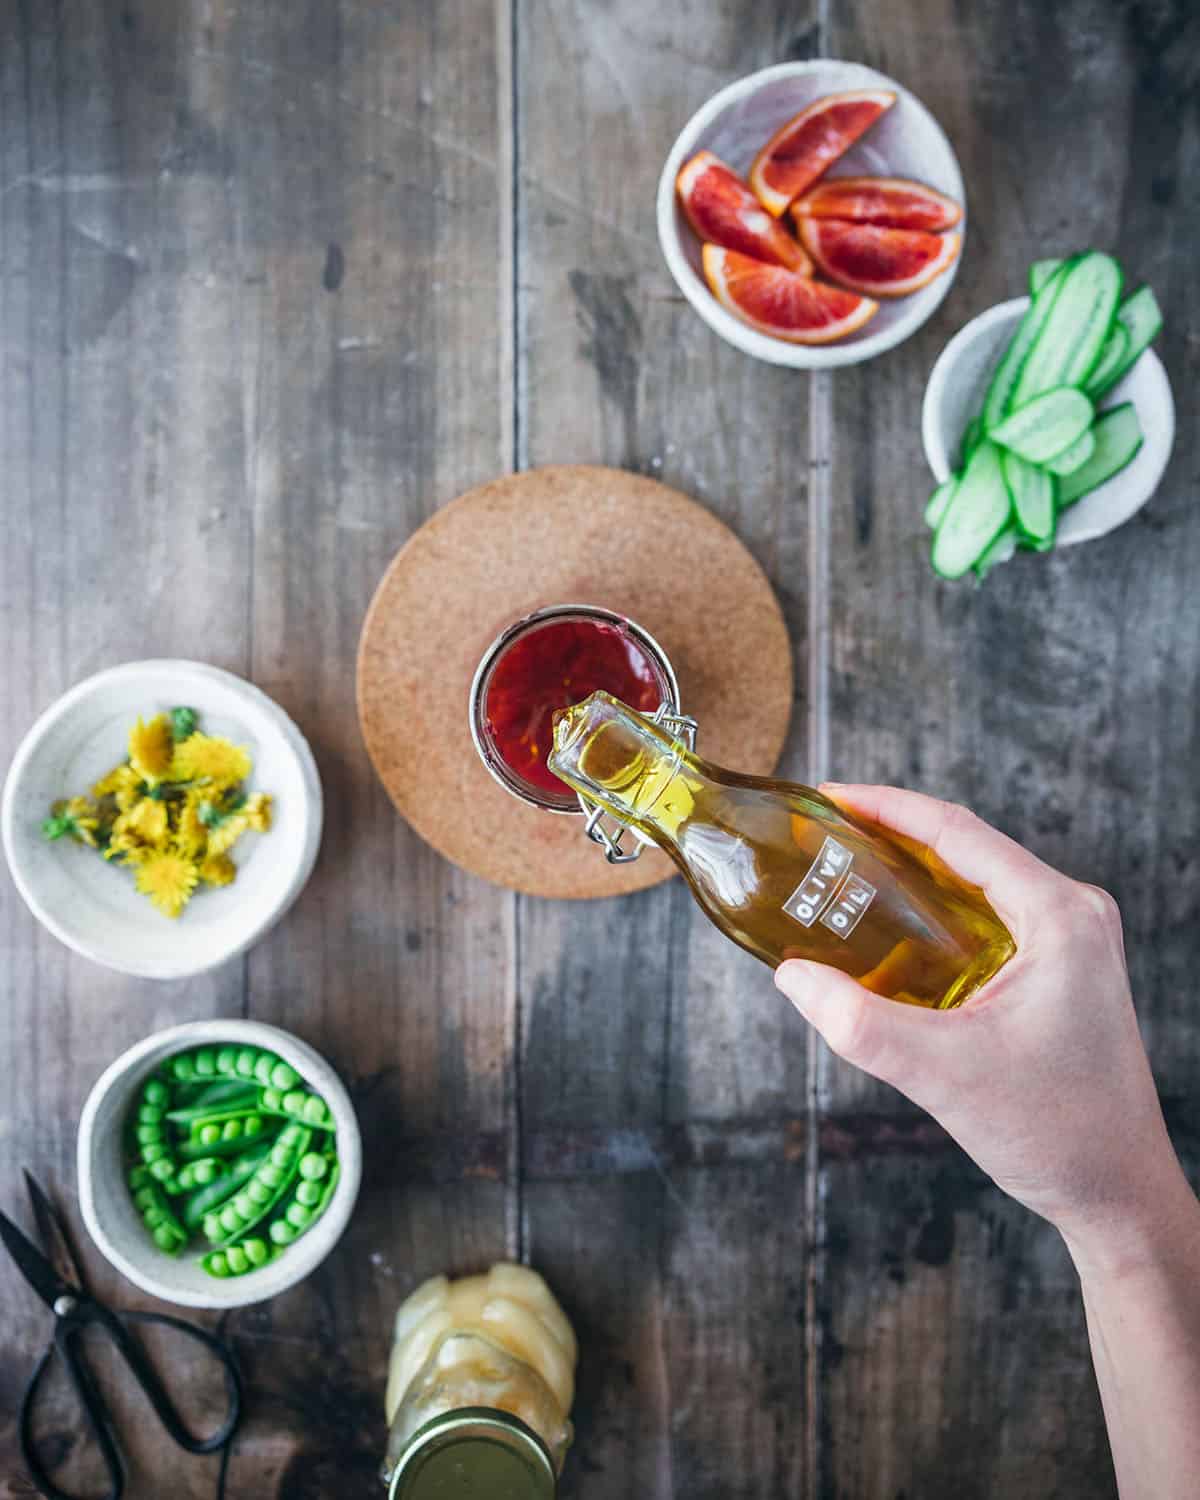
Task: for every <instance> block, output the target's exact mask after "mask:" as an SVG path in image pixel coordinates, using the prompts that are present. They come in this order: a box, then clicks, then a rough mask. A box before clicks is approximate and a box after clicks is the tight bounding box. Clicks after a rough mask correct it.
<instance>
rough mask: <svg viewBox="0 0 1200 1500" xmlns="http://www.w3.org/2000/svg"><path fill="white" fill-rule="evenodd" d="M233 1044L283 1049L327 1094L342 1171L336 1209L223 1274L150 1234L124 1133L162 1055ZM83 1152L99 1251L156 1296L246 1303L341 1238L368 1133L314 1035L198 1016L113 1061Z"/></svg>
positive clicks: (86, 1216) (95, 1092) (87, 1215)
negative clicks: (164, 1247) (168, 1250)
mask: <svg viewBox="0 0 1200 1500" xmlns="http://www.w3.org/2000/svg"><path fill="white" fill-rule="evenodd" d="M226 1043H232V1044H234V1045H237V1046H243V1047H265V1048H267V1049H269V1050H270V1051H272V1052H275V1053H277V1054H278V1055H279V1056H280V1057H281V1058H283V1060H284V1062H286V1063H289V1064H290V1065H291V1066H292V1067H293V1068H295V1070H296V1071H297V1073H299V1074H300V1075H301V1077H302V1078H303V1079H304V1081H305V1083H307V1084H309V1085H310V1086H311V1087H312V1088H313V1089H315V1090H316V1092H317V1093H319V1094H321V1095H322V1096H323V1098H324V1099H325V1102H326V1103H327V1104H328V1105H329V1108H330V1109H331V1110H332V1111H333V1118H334V1122H335V1124H336V1126H337V1150H338V1162H339V1164H340V1168H339V1170H340V1175H339V1178H338V1185H337V1187H336V1188H335V1189H334V1194H333V1198H332V1200H331V1202H330V1204H329V1206H328V1208H327V1209H326V1210H325V1212H324V1213H323V1214H322V1215H321V1217H320V1218H319V1219H318V1220H317V1222H316V1223H315V1224H314V1225H313V1226H312V1228H311V1229H309V1230H308V1231H307V1232H306V1233H305V1234H304V1235H302V1236H301V1237H300V1238H299V1239H298V1240H296V1242H295V1243H294V1244H292V1245H289V1246H288V1248H287V1249H286V1250H285V1251H284V1252H283V1254H282V1255H281V1256H280V1257H279V1259H278V1260H273V1261H268V1263H267V1264H266V1265H265V1266H263V1267H262V1268H261V1269H260V1270H257V1271H250V1272H247V1273H246V1274H245V1275H244V1276H231V1277H229V1278H228V1279H227V1280H224V1281H221V1280H218V1279H217V1278H216V1277H213V1276H210V1275H209V1274H208V1273H207V1272H206V1271H205V1270H204V1269H203V1267H202V1266H201V1265H200V1258H199V1253H198V1252H196V1251H192V1250H185V1251H184V1252H183V1254H182V1255H180V1256H179V1257H178V1258H174V1257H172V1256H169V1255H164V1254H163V1252H162V1251H161V1250H159V1249H158V1247H157V1246H156V1245H155V1244H154V1242H153V1240H151V1238H150V1236H149V1235H148V1234H147V1232H146V1228H145V1226H144V1225H143V1223H142V1220H141V1215H140V1214H139V1213H138V1211H137V1209H136V1208H135V1207H134V1204H133V1198H132V1196H131V1195H130V1192H129V1187H128V1185H127V1181H126V1178H127V1167H126V1161H125V1153H124V1146H123V1140H122V1137H123V1135H124V1129H125V1123H126V1121H127V1119H128V1116H129V1111H130V1109H131V1107H132V1106H133V1103H134V1099H135V1097H136V1095H137V1092H138V1090H139V1088H140V1087H141V1085H142V1084H143V1083H144V1082H145V1080H146V1078H147V1077H148V1076H149V1074H150V1073H152V1072H153V1071H154V1069H155V1068H156V1067H158V1065H159V1064H160V1063H161V1062H162V1061H163V1059H164V1058H166V1057H170V1056H172V1055H173V1054H174V1053H176V1052H183V1051H186V1050H187V1049H188V1048H190V1047H200V1046H205V1045H217V1044H219V1045H225V1044H226ZM76 1160H77V1168H78V1174H79V1206H80V1209H81V1210H82V1212H83V1222H84V1223H85V1224H86V1225H87V1231H88V1233H89V1234H90V1235H91V1237H92V1239H93V1240H94V1241H95V1243H96V1247H97V1249H98V1250H99V1251H100V1252H101V1254H102V1255H103V1256H104V1257H105V1259H106V1260H108V1261H109V1262H110V1263H111V1264H112V1265H114V1266H115V1267H116V1268H117V1270H118V1271H120V1272H121V1274H122V1275H123V1276H127V1277H128V1278H129V1280H130V1281H132V1282H133V1283H134V1285H135V1286H138V1287H140V1288H141V1289H142V1291H144V1292H149V1293H150V1295H151V1296H153V1297H161V1298H162V1299H163V1301H165V1302H175V1303H179V1304H181V1305H182V1306H184V1307H245V1306H247V1305H248V1304H249V1303H251V1302H262V1301H263V1300H264V1299H265V1298H267V1297H274V1296H277V1295H278V1294H279V1293H280V1292H282V1291H285V1290H286V1289H287V1288H288V1287H290V1286H295V1284H296V1283H297V1282H298V1281H303V1279H304V1278H305V1277H306V1276H307V1275H309V1273H310V1272H311V1271H313V1270H315V1268H316V1267H317V1266H319V1265H320V1263H321V1262H322V1261H323V1260H324V1259H325V1257H326V1256H327V1255H328V1254H329V1252H330V1251H331V1250H332V1249H333V1247H334V1245H336V1244H337V1242H338V1240H339V1239H340V1238H341V1234H342V1231H343V1230H344V1229H345V1227H346V1225H347V1223H348V1222H349V1219H350V1215H351V1213H352V1212H353V1209H354V1202H355V1199H356V1198H357V1197H358V1188H359V1183H360V1182H361V1180H362V1137H361V1135H360V1134H359V1129H358V1120H357V1119H356V1118H355V1114H354V1106H353V1104H351V1102H350V1095H349V1094H348V1093H347V1092H346V1089H345V1086H344V1085H343V1083H342V1081H341V1079H340V1078H339V1077H338V1076H337V1074H336V1073H335V1072H334V1071H333V1069H332V1068H331V1067H330V1066H329V1064H328V1063H327V1062H326V1061H325V1059H324V1058H323V1057H322V1056H321V1055H320V1053H319V1052H316V1051H314V1050H313V1048H312V1047H310V1046H309V1045H308V1043H307V1042H302V1041H301V1040H300V1038H299V1037H295V1036H292V1035H291V1033H290V1032H287V1031H280V1030H279V1029H278V1027H275V1026H264V1025H262V1024H261V1023H259V1022H257V1021H192V1022H189V1023H188V1024H187V1025H186V1026H172V1027H170V1028H169V1029H168V1030H166V1031H159V1032H155V1034H154V1035H153V1036H148V1037H147V1038H146V1039H145V1040H144V1041H141V1042H138V1044H137V1045H136V1046H134V1047H130V1049H129V1050H128V1052H123V1053H122V1054H121V1056H120V1057H118V1058H117V1060H116V1062H114V1063H112V1064H111V1065H110V1066H109V1067H108V1068H106V1069H105V1071H104V1072H103V1073H102V1074H101V1076H100V1077H99V1079H97V1081H96V1084H95V1086H94V1087H93V1089H92V1091H91V1093H90V1094H89V1095H88V1097H87V1103H86V1104H85V1105H84V1106H83V1113H82V1114H81V1115H80V1117H79V1137H78V1143H77V1147H76Z"/></svg>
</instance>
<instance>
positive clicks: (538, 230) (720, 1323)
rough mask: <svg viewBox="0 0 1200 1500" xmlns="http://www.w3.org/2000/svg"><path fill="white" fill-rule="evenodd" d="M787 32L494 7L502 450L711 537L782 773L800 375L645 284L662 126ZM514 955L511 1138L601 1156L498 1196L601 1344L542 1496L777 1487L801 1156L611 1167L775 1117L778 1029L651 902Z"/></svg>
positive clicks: (792, 14)
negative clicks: (568, 1469) (766, 604)
mask: <svg viewBox="0 0 1200 1500" xmlns="http://www.w3.org/2000/svg"><path fill="white" fill-rule="evenodd" d="M800 15H802V12H799V11H798V10H797V8H795V7H786V8H785V7H775V6H773V5H771V6H765V7H761V6H760V7H755V8H754V20H753V23H752V24H747V19H748V17H749V16H750V11H749V10H748V9H746V8H745V7H741V6H735V5H729V4H719V5H711V6H706V7H703V8H701V9H693V10H691V11H690V12H689V15H688V20H687V24H686V27H684V28H683V29H682V30H681V27H680V24H679V14H678V12H675V11H672V10H671V8H669V7H650V6H645V5H638V4H635V3H632V0H617V3H615V4H611V5H607V6H604V7H598V6H593V5H590V4H581V3H574V4H566V5H563V4H557V3H556V4H549V3H546V0H534V3H523V4H521V5H520V6H519V8H518V11H517V17H518V26H517V48H518V51H517V78H518V81H519V84H520V87H519V88H518V111H517V126H518V130H517V164H518V181H519V186H520V193H519V198H518V212H519V217H518V239H517V244H518V265H517V272H518V286H519V287H520V289H521V291H520V295H519V299H518V330H519V332H520V342H519V344H518V360H519V362H518V389H519V390H520V391H521V392H522V394H523V398H524V399H523V400H522V403H521V408H520V409H521V420H522V425H521V444H522V446H521V450H520V455H519V456H520V458H521V461H522V462H527V463H547V462H555V461H561V460H565V459H571V460H573V461H584V460H602V461H605V462H610V463H621V464H624V465H626V466H628V467H631V468H635V469H638V470H640V471H641V472H643V473H651V474H654V475H655V476H659V477H662V478H663V479H665V480H666V481H667V482H668V483H673V484H677V485H678V486H679V487H680V488H681V489H683V490H685V491H686V492H687V493H689V494H691V495H693V496H695V497H696V498H697V499H699V500H701V501H703V502H704V503H705V504H707V505H709V506H711V507H712V509H713V510H714V511H715V512H716V514H717V515H719V516H720V517H721V518H722V519H724V520H725V521H726V522H727V523H728V524H730V525H731V526H733V528H734V529H735V530H736V531H737V532H738V534H739V535H740V536H741V537H742V539H743V541H745V542H746V544H747V545H748V546H749V547H750V550H751V551H752V552H753V553H754V555H755V556H756V557H757V558H758V560H759V562H760V563H761V564H762V565H763V567H764V568H765V570H766V572H767V575H768V577H769V578H770V579H771V581H772V583H773V585H774V586H775V589H776V592H777V593H778V595H779V597H780V599H781V602H782V604H783V608H784V612H785V615H786V617H787V620H788V624H789V627H790V628H791V631H792V636H793V641H794V642H795V645H796V650H797V668H798V675H799V680H798V683H797V687H798V690H799V691H798V699H799V705H798V708H797V712H796V714H795V716H794V719H793V729H792V736H791V739H790V741H789V745H788V749H787V751H786V753H785V754H786V758H785V762H784V764H785V767H786V768H787V769H788V770H789V771H791V772H792V773H796V772H798V771H800V770H801V769H802V758H803V750H802V747H803V746H804V744H805V730H806V706H805V689H806V687H807V678H806V677H805V676H804V673H803V669H804V664H805V656H804V652H805V620H806V604H807V599H806V587H805V582H804V579H805V570H806V556H807V554H806V547H807V540H808V538H807V530H806V521H807V491H808V482H809V475H810V468H809V465H810V458H811V454H810V450H809V447H808V383H807V379H806V377H804V376H800V375H796V374H792V373H788V372H785V371H779V370H769V369H766V368H765V367H763V366H759V365H756V364H754V363H753V362H752V361H749V360H747V359H745V358H744V357H743V356H741V355H739V354H738V353H736V352H735V351H734V350H732V349H730V348H727V347H725V346H724V345H722V344H720V343H719V342H718V341H717V340H716V339H715V338H714V337H713V336H712V335H711V334H710V333H709V332H708V330H707V329H706V328H705V327H704V326H703V324H701V323H700V321H699V320H698V319H697V318H696V317H695V315H694V314H693V313H692V312H691V310H690V309H689V308H688V306H687V305H686V303H684V302H683V301H682V299H681V298H680V297H679V295H678V294H677V293H676V291H675V288H674V285H673V284H672V282H671V281H670V279H669V277H668V275H667V272H666V270H665V268H664V265H663V262H662V258H661V254H660V252H659V249H658V245H657V241H656V238H655V232H654V218H653V205H654V198H655V192H656V188H657V180H658V174H659V171H660V170H661V167H662V162H663V159H664V157H665V156H666V154H667V152H668V151H669V149H670V146H671V143H672V142H673V140H674V138H675V136H676V134H677V133H678V131H679V130H680V129H681V128H682V126H683V125H684V124H685V122H686V121H687V119H688V117H689V116H690V115H691V114H692V112H693V111H694V110H695V109H696V108H697V107H698V106H699V105H700V104H702V103H703V102H704V100H705V99H706V98H708V96H709V95H710V94H712V93H713V92H714V91H715V90H716V89H717V88H719V87H720V86H721V85H722V84H724V83H726V82H728V81H730V80H731V79H732V78H734V77H736V76H738V75H739V74H740V73H744V72H749V71H751V70H752V69H753V68H755V67H758V66H761V65H763V64H765V63H767V62H772V61H775V60H776V59H777V57H778V56H779V50H778V49H779V46H780V40H781V37H787V38H790V37H791V36H792V35H793V32H791V31H789V30H787V29H786V28H787V27H788V26H789V25H791V26H793V27H794V28H795V30H796V31H803V30H804V29H805V26H806V24H807V18H804V19H798V16H800ZM518 965H519V973H520V983H519V995H520V1004H521V1038H522V1049H521V1056H520V1065H521V1071H520V1096H521V1119H522V1130H523V1134H524V1135H525V1138H526V1140H528V1139H529V1137H530V1136H531V1135H535V1134H545V1135H548V1136H550V1137H551V1138H555V1137H558V1136H560V1135H561V1134H562V1132H563V1131H564V1130H565V1129H566V1128H567V1127H568V1126H570V1127H579V1126H583V1127H585V1128H586V1129H588V1130H589V1131H590V1132H591V1133H592V1134H593V1135H594V1136H595V1137H596V1138H598V1139H599V1140H601V1141H603V1142H605V1143H609V1149H606V1150H605V1151H603V1152H601V1153H599V1155H600V1170H599V1171H598V1172H597V1174H596V1175H595V1176H594V1177H589V1178H588V1179H587V1180H586V1181H582V1182H572V1181H570V1180H569V1179H567V1180H563V1181H561V1182H556V1183H555V1184H553V1185H552V1186H550V1185H537V1184H529V1185H527V1186H526V1187H525V1188H524V1189H523V1216H522V1218H523V1227H524V1238H523V1246H524V1248H525V1250H526V1252H527V1253H528V1254H529V1256H530V1257H531V1259H532V1260H533V1261H534V1263H535V1264H538V1265H542V1266H544V1267H545V1269H546V1270H547V1271H548V1273H549V1274H551V1275H552V1276H553V1277H554V1280H555V1284H556V1286H558V1287H559V1289H560V1290H561V1292H562V1294H563V1295H564V1297H565V1298H566V1299H567V1305H568V1306H569V1307H570V1308H571V1310H572V1312H573V1313H574V1314H575V1315H576V1316H578V1317H579V1318H580V1320H581V1322H582V1325H583V1327H584V1328H585V1329H586V1330H588V1331H589V1332H591V1331H593V1330H594V1331H595V1336H596V1338H597V1340H598V1341H599V1348H600V1350H602V1351H603V1353H602V1355H601V1363H600V1364H599V1367H598V1368H595V1367H593V1369H592V1370H591V1371H590V1372H589V1373H588V1374H586V1375H585V1377H584V1379H585V1382H589V1381H590V1382H595V1383H592V1384H585V1385H584V1387H583V1391H584V1399H583V1401H582V1402H581V1410H580V1412H579V1436H578V1460H577V1464H576V1467H575V1468H574V1471H573V1473H574V1478H573V1480H572V1483H571V1492H572V1493H576V1494H578V1495H580V1496H581V1497H608V1496H612V1497H616V1496H620V1495H625V1494H629V1493H633V1492H636V1493H637V1494H639V1495H643V1496H646V1497H655V1500H667V1497H669V1496H674V1495H703V1496H716V1495H721V1496H725V1497H732V1496H737V1497H744V1500H750V1497H761V1500H768V1497H776V1496H779V1495H782V1494H786V1495H789V1496H804V1495H807V1494H808V1488H807V1463H808V1443H807V1433H806V1426H805V1420H804V1413H803V1403H802V1391H803V1382H804V1376H805V1333H806V1328H805V1325H804V1303H805V1261H804V1255H805V1235H804V1227H803V1219H804V1206H805V1190H806V1178H805V1143H804V1139H803V1137H801V1140H800V1141H799V1143H798V1145H797V1144H796V1143H795V1142H793V1143H792V1144H793V1148H794V1149H793V1150H792V1151H790V1152H789V1154H787V1155H784V1154H782V1153H781V1152H771V1153H769V1154H768V1156H767V1158H766V1159H765V1160H762V1161H758V1162H748V1163H745V1164H743V1165H740V1166H738V1167H737V1168H731V1167H727V1166H724V1165H722V1164H720V1163H719V1162H717V1161H714V1162H713V1164H712V1165H711V1166H709V1165H706V1164H705V1163H704V1162H703V1161H701V1162H700V1163H699V1164H698V1165H696V1166H695V1167H693V1168H691V1169H686V1170H677V1169H675V1170H673V1169H671V1168H670V1167H668V1166H665V1165H658V1166H652V1167H650V1168H647V1167H646V1166H645V1165H639V1163H644V1160H645V1159H644V1157H642V1156H641V1155H640V1154H639V1152H640V1146H639V1144H638V1143H639V1141H640V1139H641V1137H642V1135H643V1133H646V1134H649V1135H650V1136H652V1137H655V1136H658V1135H659V1134H661V1133H666V1134H668V1135H669V1134H671V1133H673V1132H675V1131H680V1132H683V1133H685V1134H686V1133H688V1132H690V1131H692V1130H693V1129H694V1128H695V1127H696V1126H697V1124H698V1123H699V1122H704V1123H705V1124H708V1123H712V1124H713V1125H715V1126H717V1127H723V1126H725V1125H727V1124H729V1123H730V1122H739V1123H742V1124H748V1125H749V1126H750V1127H751V1128H752V1127H753V1124H754V1123H757V1122H763V1121H770V1120H773V1119H775V1118H777V1117H778V1116H780V1115H785V1114H786V1115H794V1114H795V1112H796V1111H797V1110H799V1111H800V1112H801V1114H803V1111H804V1107H805V1105H804V1100H805V1074H806V1036H805V1032H804V1028H803V1027H802V1026H801V1025H800V1024H798V1022H797V1020H796V1018H795V1017H794V1016H793V1015H792V1014H791V1013H789V1012H788V1010H787V1009H786V1007H784V1006H782V1005H781V1004H780V1002H779V999H778V996H777V995H776V993H775V992H774V990H773V989H772V986H771V983H770V976H769V974H768V972H767V970H766V969H765V968H763V967H762V966H760V965H758V964H756V963H755V962H754V961H753V960H751V959H749V958H747V957H746V956H745V955H744V954H741V953H740V952H739V951H738V950H736V949H734V948H733V947H732V946H731V945H730V944H728V943H727V942H726V941H725V940H724V939H723V938H722V937H721V936H720V934H719V933H717V932H716V930H715V929H714V928H712V927H711V926H710V925H709V924H708V923H707V921H706V920H705V919H704V917H703V916H702V915H701V914H700V913H699V912H698V911H697V910H696V909H695V908H694V907H693V905H692V903H691V899H690V897H689V896H688V894H687V892H686V891H684V890H682V889H681V888H679V886H678V884H676V885H675V886H673V887H666V888H663V889H661V890H656V891H651V892H647V893H646V894H644V895H642V896H639V897H636V898H626V899H624V900H623V901H622V902H621V903H620V905H619V906H614V905H612V904H606V905H605V906H603V907H601V906H595V907H590V908H583V909H577V908H574V907H572V908H567V907H565V906H562V905H553V904H548V903H537V902H532V901H527V900H522V901H521V903H520V906H519V914H518ZM622 1147H624V1150H622ZM593 1347H595V1346H593ZM718 1410H720V1411H721V1412H722V1413H723V1415H722V1416H721V1418H720V1419H718V1420H714V1417H715V1413H716V1412H717V1411H718Z"/></svg>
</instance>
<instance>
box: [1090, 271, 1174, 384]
mask: <svg viewBox="0 0 1200 1500" xmlns="http://www.w3.org/2000/svg"><path fill="white" fill-rule="evenodd" d="M1117 322H1118V323H1119V324H1120V326H1121V327H1122V328H1123V329H1124V330H1125V332H1126V335H1127V336H1128V339H1129V343H1128V344H1127V346H1126V348H1125V355H1124V358H1123V359H1122V361H1121V363H1120V364H1119V365H1117V366H1116V368H1115V369H1113V370H1110V371H1109V373H1108V376H1107V378H1106V381H1105V384H1104V385H1103V386H1097V388H1096V389H1095V390H1093V389H1092V388H1091V387H1092V384H1093V381H1095V379H1096V375H1095V373H1093V375H1092V376H1091V377H1090V378H1089V380H1088V387H1089V389H1088V395H1090V396H1093V397H1097V398H1098V397H1100V396H1102V395H1103V394H1104V393H1105V391H1110V390H1112V388H1113V386H1114V385H1116V383H1117V381H1118V380H1120V378H1121V376H1122V375H1124V373H1125V371H1126V370H1128V369H1129V368H1130V366H1131V365H1133V364H1135V363H1136V361H1137V360H1138V359H1140V358H1141V356H1142V353H1143V351H1144V350H1145V349H1146V348H1147V346H1148V345H1149V344H1151V343H1152V342H1153V341H1154V340H1155V339H1156V338H1157V337H1158V335H1159V334H1160V333H1161V332H1162V326H1163V317H1162V309H1161V308H1160V307H1159V305H1158V298H1157V297H1156V296H1155V295H1154V293H1153V291H1152V290H1151V289H1150V287H1148V286H1141V287H1138V289H1137V291H1136V292H1134V294H1133V296H1132V297H1126V299H1125V301H1124V302H1122V304H1121V306H1120V307H1119V308H1118V309H1117Z"/></svg>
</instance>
